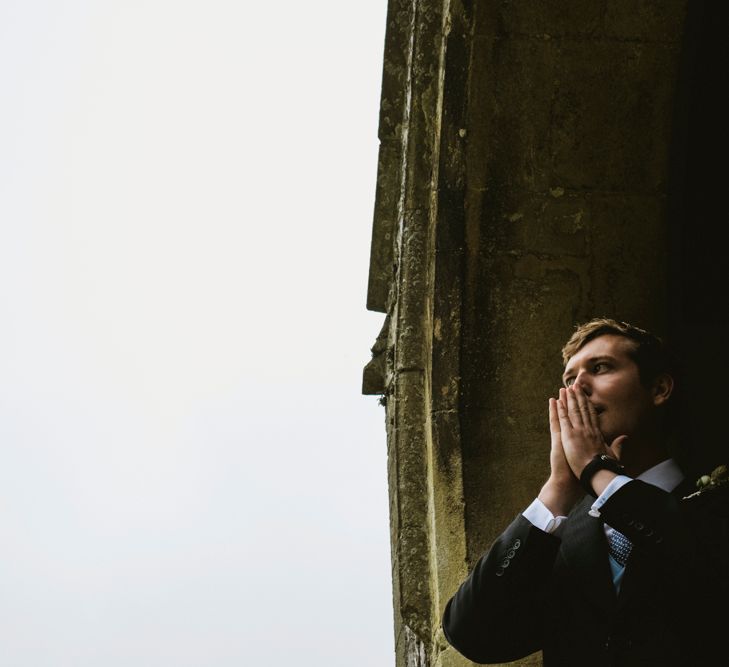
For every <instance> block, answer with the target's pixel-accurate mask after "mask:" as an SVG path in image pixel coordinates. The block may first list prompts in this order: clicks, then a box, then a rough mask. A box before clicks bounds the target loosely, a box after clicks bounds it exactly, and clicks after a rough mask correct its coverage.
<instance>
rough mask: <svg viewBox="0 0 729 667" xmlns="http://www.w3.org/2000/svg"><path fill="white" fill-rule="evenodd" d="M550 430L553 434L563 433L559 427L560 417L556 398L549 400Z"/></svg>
mask: <svg viewBox="0 0 729 667" xmlns="http://www.w3.org/2000/svg"><path fill="white" fill-rule="evenodd" d="M549 430H550V431H551V432H552V433H561V430H562V429H560V427H559V415H558V414H557V401H556V400H555V399H554V398H550V399H549Z"/></svg>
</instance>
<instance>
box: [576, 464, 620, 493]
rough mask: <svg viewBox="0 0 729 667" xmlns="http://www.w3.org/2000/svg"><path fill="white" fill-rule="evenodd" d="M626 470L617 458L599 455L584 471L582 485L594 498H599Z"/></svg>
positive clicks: (581, 477) (581, 478) (581, 474)
mask: <svg viewBox="0 0 729 667" xmlns="http://www.w3.org/2000/svg"><path fill="white" fill-rule="evenodd" d="M624 470H625V469H624V468H623V466H622V465H621V464H620V462H619V461H618V460H617V459H616V458H613V457H612V456H608V455H607V454H597V455H595V456H594V457H593V458H592V460H591V461H590V462H589V463H588V464H587V465H586V466H585V467H584V468H583V469H582V472H581V473H580V484H581V486H582V488H583V489H584V490H585V491H586V492H587V493H589V494H590V495H591V496H592V497H593V498H597V496H599V495H600V493H601V492H602V491H603V490H604V489H605V487H606V486H607V485H608V484H609V483H610V482H611V481H612V480H613V479H614V478H615V477H617V476H618V475H620V474H622V473H623V472H624Z"/></svg>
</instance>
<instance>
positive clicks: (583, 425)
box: [557, 385, 626, 478]
mask: <svg viewBox="0 0 729 667" xmlns="http://www.w3.org/2000/svg"><path fill="white" fill-rule="evenodd" d="M557 414H558V416H559V427H560V431H561V433H562V447H563V449H564V455H565V458H566V459H567V463H568V464H569V467H570V469H571V470H572V472H573V473H574V474H575V477H577V478H579V476H580V473H582V470H583V469H584V468H585V466H586V465H587V464H588V463H589V462H590V461H591V460H592V459H593V458H594V457H595V456H597V455H598V454H607V455H608V456H611V457H613V458H615V454H614V453H613V449H612V445H615V444H617V443H618V442H620V441H622V440H624V439H625V438H626V436H620V437H618V438H616V439H615V440H614V441H613V442H612V443H611V445H610V446H608V444H607V443H606V442H605V438H604V437H603V435H602V431H600V426H599V423H598V416H597V411H596V410H595V406H594V405H593V404H592V403H590V401H588V400H587V396H585V393H584V392H583V391H582V389H581V388H580V387H579V385H573V386H571V387H568V388H567V389H560V390H559V400H558V401H557Z"/></svg>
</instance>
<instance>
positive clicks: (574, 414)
mask: <svg viewBox="0 0 729 667" xmlns="http://www.w3.org/2000/svg"><path fill="white" fill-rule="evenodd" d="M566 393H567V414H568V416H569V420H570V423H571V424H572V426H575V427H577V426H581V425H582V413H581V412H580V406H579V405H578V404H577V397H576V396H575V391H574V389H571V388H570V389H567V390H566Z"/></svg>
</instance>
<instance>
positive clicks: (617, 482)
mask: <svg viewBox="0 0 729 667" xmlns="http://www.w3.org/2000/svg"><path fill="white" fill-rule="evenodd" d="M632 481H633V480H632V478H630V477H626V476H625V475H618V476H617V477H615V478H614V479H613V480H611V482H610V484H608V485H607V486H606V487H605V490H604V491H603V492H602V493H601V494H600V495H599V496H598V497H597V498H596V499H595V502H594V503H592V507H590V511H589V512H588V514H589V515H590V516H594V517H599V516H600V508H601V507H602V506H603V505H604V504H605V503H606V502H607V501H608V499H609V498H610V496H612V495H613V493H615V492H616V491H617V490H618V489H619V488H621V487H622V486H625V485H626V484H627V483H628V482H632Z"/></svg>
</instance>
